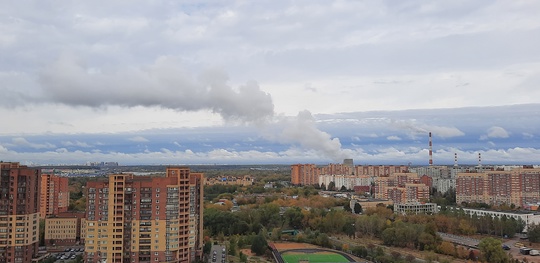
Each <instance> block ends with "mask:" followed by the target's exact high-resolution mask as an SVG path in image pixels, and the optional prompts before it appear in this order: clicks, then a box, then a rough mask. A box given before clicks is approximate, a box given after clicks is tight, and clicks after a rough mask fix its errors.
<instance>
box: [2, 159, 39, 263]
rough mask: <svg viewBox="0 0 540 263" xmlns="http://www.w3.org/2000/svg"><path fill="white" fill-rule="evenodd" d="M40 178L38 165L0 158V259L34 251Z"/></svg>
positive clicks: (27, 257)
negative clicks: (1, 160)
mask: <svg viewBox="0 0 540 263" xmlns="http://www.w3.org/2000/svg"><path fill="white" fill-rule="evenodd" d="M40 180H41V176H40V170H39V169H33V168H28V167H27V166H24V165H19V163H3V162H0V263H3V262H31V261H32V259H33V258H35V257H37V255H38V244H39V205H40V203H39V186H40ZM10 231H11V232H10Z"/></svg>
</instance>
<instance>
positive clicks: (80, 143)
mask: <svg viewBox="0 0 540 263" xmlns="http://www.w3.org/2000/svg"><path fill="white" fill-rule="evenodd" d="M61 143H62V145H63V146H66V147H70V146H76V147H83V148H89V147H92V146H91V145H89V144H88V143H85V142H80V141H73V142H72V141H62V142H61Z"/></svg>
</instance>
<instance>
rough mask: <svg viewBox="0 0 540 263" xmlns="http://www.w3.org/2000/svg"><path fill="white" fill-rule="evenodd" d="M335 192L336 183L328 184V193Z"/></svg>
mask: <svg viewBox="0 0 540 263" xmlns="http://www.w3.org/2000/svg"><path fill="white" fill-rule="evenodd" d="M335 190H336V183H334V182H330V183H329V184H328V191H335Z"/></svg>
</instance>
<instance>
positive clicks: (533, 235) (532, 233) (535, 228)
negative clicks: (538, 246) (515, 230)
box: [527, 223, 540, 243]
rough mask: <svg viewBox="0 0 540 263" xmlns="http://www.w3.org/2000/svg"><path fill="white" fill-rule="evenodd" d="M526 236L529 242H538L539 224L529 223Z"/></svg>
mask: <svg viewBox="0 0 540 263" xmlns="http://www.w3.org/2000/svg"><path fill="white" fill-rule="evenodd" d="M527 236H528V237H529V241H531V242H535V243H536V242H539V241H540V224H534V223H533V224H531V225H529V227H528V228H527Z"/></svg>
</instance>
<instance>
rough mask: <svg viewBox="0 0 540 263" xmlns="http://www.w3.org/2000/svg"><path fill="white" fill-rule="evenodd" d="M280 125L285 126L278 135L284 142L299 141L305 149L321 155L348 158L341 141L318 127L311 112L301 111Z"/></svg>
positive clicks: (283, 120)
mask: <svg viewBox="0 0 540 263" xmlns="http://www.w3.org/2000/svg"><path fill="white" fill-rule="evenodd" d="M279 125H280V126H281V127H282V128H283V130H282V131H281V133H280V134H279V135H278V136H279V137H278V140H279V141H281V142H282V143H293V144H294V143H298V144H299V145H300V146H302V147H303V148H305V149H310V150H314V151H315V152H317V153H319V155H320V156H324V157H326V158H331V159H332V160H335V161H338V160H343V159H344V158H347V154H346V153H345V152H344V151H343V150H342V149H341V142H340V141H339V139H338V138H332V136H331V135H330V134H328V133H326V132H324V131H321V130H319V129H318V128H317V126H316V122H315V119H314V118H313V115H311V112H309V111H307V110H306V111H301V112H299V113H298V115H297V116H296V117H295V118H285V119H282V120H281V121H280V123H279Z"/></svg>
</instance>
